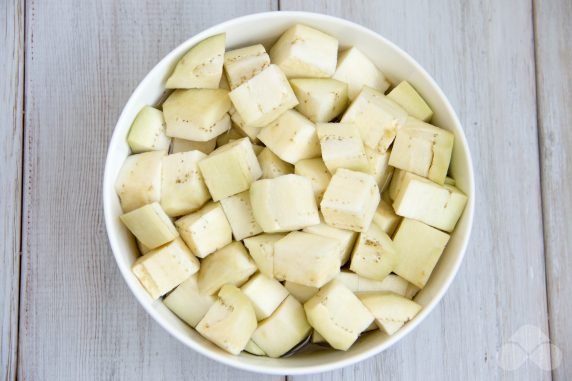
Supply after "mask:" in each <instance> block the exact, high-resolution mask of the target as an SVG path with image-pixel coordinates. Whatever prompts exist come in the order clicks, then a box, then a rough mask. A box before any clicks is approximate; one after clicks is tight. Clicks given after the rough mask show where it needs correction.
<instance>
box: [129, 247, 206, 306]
mask: <svg viewBox="0 0 572 381" xmlns="http://www.w3.org/2000/svg"><path fill="white" fill-rule="evenodd" d="M198 269H199V260H198V259H197V258H195V256H194V255H193V254H192V253H191V251H190V250H189V248H188V247H187V246H185V243H184V242H183V241H182V240H181V239H180V238H177V239H175V240H173V241H171V242H169V243H168V244H166V245H163V246H161V247H159V248H157V249H155V250H151V251H150V252H148V253H147V254H145V255H144V256H142V257H139V259H137V261H135V264H134V265H133V273H134V274H135V276H136V277H137V279H139V282H141V284H142V285H143V287H145V289H146V290H147V292H148V293H149V295H150V296H151V298H153V299H157V298H159V297H160V296H162V295H165V294H166V293H167V292H169V291H171V290H172V289H174V288H175V287H177V286H178V285H179V284H181V283H183V282H184V281H185V280H187V279H188V278H189V277H190V276H191V275H193V274H194V273H196V272H197V271H198Z"/></svg>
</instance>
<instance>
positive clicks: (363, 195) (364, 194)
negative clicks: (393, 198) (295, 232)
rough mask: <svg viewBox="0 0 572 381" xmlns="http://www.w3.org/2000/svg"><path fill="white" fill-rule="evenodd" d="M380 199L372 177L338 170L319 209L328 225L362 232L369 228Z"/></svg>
mask: <svg viewBox="0 0 572 381" xmlns="http://www.w3.org/2000/svg"><path fill="white" fill-rule="evenodd" d="M380 199H381V197H380V194H379V188H378V187H377V184H376V182H375V179H374V178H373V177H372V176H370V175H367V174H365V173H362V172H355V171H350V170H348V169H344V168H340V169H338V170H337V171H336V174H335V175H334V176H333V177H332V180H331V181H330V184H329V185H328V188H327V189H326V193H324V198H323V199H322V202H321V203H320V207H321V211H322V214H323V216H324V220H325V221H326V223H327V224H328V225H331V226H333V227H336V228H340V229H346V230H352V231H356V232H363V231H366V230H367V229H368V228H369V225H370V223H371V221H372V219H373V215H374V213H375V210H376V209H377V205H378V204H379V201H380Z"/></svg>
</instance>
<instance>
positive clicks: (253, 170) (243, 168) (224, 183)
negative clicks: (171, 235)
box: [199, 138, 262, 201]
mask: <svg viewBox="0 0 572 381" xmlns="http://www.w3.org/2000/svg"><path fill="white" fill-rule="evenodd" d="M199 168H200V170H201V173H202V175H203V177H204V179H205V183H206V184H207V187H208V189H209V191H210V193H211V195H212V198H213V200H214V201H219V200H221V199H223V198H226V197H229V196H232V195H235V194H237V193H240V192H244V191H245V190H248V188H250V184H251V183H252V182H254V181H255V180H256V179H258V178H260V176H262V169H261V168H260V164H259V163H258V160H257V159H256V155H255V154H254V151H253V149H252V144H250V141H249V140H248V138H242V139H239V140H236V141H233V142H231V143H228V144H226V145H224V146H222V147H220V148H217V149H216V150H214V151H213V152H212V153H211V154H210V155H209V156H207V157H206V158H205V159H203V160H201V161H200V162H199Z"/></svg>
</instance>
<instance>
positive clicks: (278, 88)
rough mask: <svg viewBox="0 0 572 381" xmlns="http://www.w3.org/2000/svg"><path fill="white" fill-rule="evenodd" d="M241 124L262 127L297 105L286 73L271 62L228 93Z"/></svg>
mask: <svg viewBox="0 0 572 381" xmlns="http://www.w3.org/2000/svg"><path fill="white" fill-rule="evenodd" d="M229 96H230V99H231V100H232V103H233V105H234V107H235V108H236V111H237V112H238V113H239V115H240V118H241V120H242V122H243V123H244V126H246V127H264V126H265V125H267V124H268V123H270V122H272V121H273V120H275V119H276V118H278V117H279V116H280V115H281V114H282V113H283V112H284V111H286V110H289V109H291V108H293V107H295V106H296V105H298V100H297V99H296V95H295V94H294V91H292V88H291V87H290V84H289V83H288V80H287V79H286V76H285V75H284V73H283V72H282V70H280V68H279V67H278V66H276V65H270V66H268V67H267V68H266V69H264V70H262V71H261V72H260V73H258V74H257V75H255V76H254V77H252V78H250V79H249V80H248V81H246V82H244V83H243V84H242V85H240V86H238V87H237V88H235V89H234V90H232V91H231V92H230V93H229Z"/></svg>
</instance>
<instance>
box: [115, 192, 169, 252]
mask: <svg viewBox="0 0 572 381" xmlns="http://www.w3.org/2000/svg"><path fill="white" fill-rule="evenodd" d="M119 218H120V219H121V222H123V224H124V225H125V226H127V229H129V231H131V233H133V235H134V236H135V238H137V239H138V240H139V241H140V242H141V243H142V244H143V245H144V246H145V247H146V248H147V249H149V250H151V249H155V248H157V247H159V246H161V245H164V244H165V243H167V242H169V241H172V240H174V239H175V238H177V237H178V236H179V233H178V232H177V229H175V226H173V223H172V222H171V220H170V219H169V216H167V214H165V212H164V211H163V209H162V208H161V205H159V204H158V203H156V202H154V203H152V204H147V205H145V206H142V207H141V208H138V209H135V210H132V211H131V212H129V213H125V214H123V215H121V216H120V217H119Z"/></svg>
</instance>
